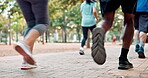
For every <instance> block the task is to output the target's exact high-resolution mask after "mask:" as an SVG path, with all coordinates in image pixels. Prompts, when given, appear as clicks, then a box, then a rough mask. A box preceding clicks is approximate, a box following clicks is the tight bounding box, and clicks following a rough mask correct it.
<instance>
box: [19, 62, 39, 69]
mask: <svg viewBox="0 0 148 78" xmlns="http://www.w3.org/2000/svg"><path fill="white" fill-rule="evenodd" d="M20 68H21V70H30V69H34V68H37V65H36V64H34V65H30V64H28V63H27V62H24V63H22V65H21V67H20Z"/></svg>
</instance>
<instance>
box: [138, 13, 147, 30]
mask: <svg viewBox="0 0 148 78" xmlns="http://www.w3.org/2000/svg"><path fill="white" fill-rule="evenodd" d="M139 31H140V32H145V33H148V13H144V14H140V15H139Z"/></svg>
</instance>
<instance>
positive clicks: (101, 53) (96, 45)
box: [91, 27, 106, 65]
mask: <svg viewBox="0 0 148 78" xmlns="http://www.w3.org/2000/svg"><path fill="white" fill-rule="evenodd" d="M104 38H105V31H104V30H103V29H102V28H99V27H98V28H95V29H94V30H93V32H92V47H91V51H92V53H91V55H92V57H93V59H94V61H95V62H96V63H97V64H99V65H102V64H104V63H105V61H106V52H105V48H104Z"/></svg>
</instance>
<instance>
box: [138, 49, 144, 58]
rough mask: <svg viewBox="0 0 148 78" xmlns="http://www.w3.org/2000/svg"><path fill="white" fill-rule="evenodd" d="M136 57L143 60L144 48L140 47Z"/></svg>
mask: <svg viewBox="0 0 148 78" xmlns="http://www.w3.org/2000/svg"><path fill="white" fill-rule="evenodd" d="M138 57H139V58H145V55H144V48H143V47H140V48H139V50H138Z"/></svg>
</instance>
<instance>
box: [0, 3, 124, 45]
mask: <svg viewBox="0 0 148 78" xmlns="http://www.w3.org/2000/svg"><path fill="white" fill-rule="evenodd" d="M82 2H83V1H82V0H49V2H48V4H49V5H48V6H49V16H50V26H49V29H48V31H47V32H46V33H45V34H44V35H43V36H41V37H40V38H38V40H37V41H36V43H42V44H45V43H79V42H80V41H81V39H82V37H83V35H82V30H81V16H80V5H81V3H82ZM96 3H97V12H98V17H99V21H101V19H102V17H101V11H100V4H99V2H98V1H97V2H96ZM116 12H118V13H116V15H115V20H114V23H113V27H112V29H111V30H110V31H108V32H107V34H106V39H105V41H106V42H112V40H113V38H116V42H120V40H121V34H122V31H123V13H122V11H121V8H119V9H118V10H117V11H116ZM26 27H27V25H26V22H25V20H24V17H23V15H22V13H21V10H20V8H19V7H18V4H17V3H16V0H0V44H6V45H11V44H13V43H15V42H18V41H19V40H22V39H23V33H24V31H25V28H26ZM89 33H90V32H89ZM87 41H88V45H89V44H90V42H91V34H89V39H88V40H87Z"/></svg>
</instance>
